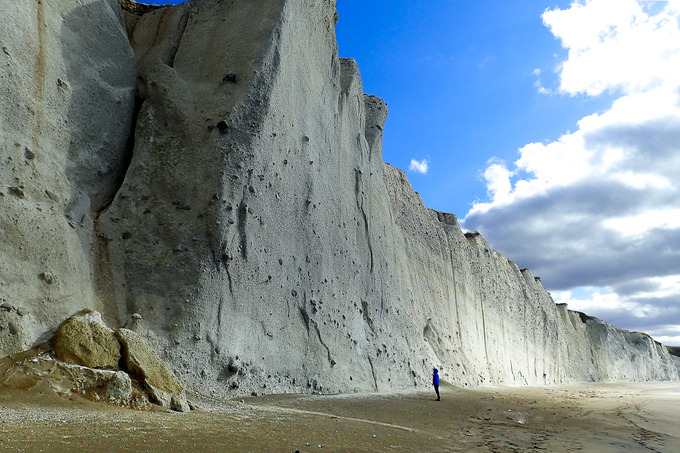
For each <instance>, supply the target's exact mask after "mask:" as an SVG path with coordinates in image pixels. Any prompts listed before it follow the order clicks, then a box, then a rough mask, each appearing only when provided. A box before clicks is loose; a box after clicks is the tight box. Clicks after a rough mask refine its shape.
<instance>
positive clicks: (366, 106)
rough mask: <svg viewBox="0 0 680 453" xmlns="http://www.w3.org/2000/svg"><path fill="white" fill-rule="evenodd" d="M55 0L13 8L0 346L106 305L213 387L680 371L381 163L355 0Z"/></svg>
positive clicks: (473, 381)
mask: <svg viewBox="0 0 680 453" xmlns="http://www.w3.org/2000/svg"><path fill="white" fill-rule="evenodd" d="M45 3H46V2H43V3H37V4H30V5H29V4H26V5H23V4H22V5H16V4H9V5H5V4H3V5H2V6H0V9H1V10H2V13H3V17H11V18H12V19H11V21H10V22H9V24H8V25H7V26H5V27H3V28H2V29H0V42H1V43H2V46H3V47H4V48H6V52H4V53H0V77H2V78H3V79H4V80H7V81H8V82H9V83H3V84H2V88H1V89H2V90H3V96H2V97H0V121H1V123H0V124H1V125H2V139H1V142H0V146H2V150H3V155H2V158H3V166H2V168H0V178H1V180H2V183H3V184H2V187H1V188H0V189H1V192H2V195H1V196H0V209H2V210H3V212H4V213H6V215H3V216H2V218H1V219H0V229H1V230H2V231H3V234H4V235H5V236H4V237H6V238H7V240H6V241H4V243H3V247H2V249H0V271H1V272H2V274H0V280H1V281H0V297H1V298H2V299H3V302H4V305H3V307H5V309H3V310H0V355H6V354H10V353H12V352H16V351H19V350H21V349H25V348H28V347H30V346H32V345H34V344H35V343H36V342H38V341H39V340H40V339H41V338H45V337H47V336H48V334H49V332H51V331H52V330H54V329H55V328H56V327H57V326H58V325H59V324H60V323H61V322H62V321H63V320H64V319H65V318H67V317H68V316H69V315H71V314H73V313H74V312H76V311H79V310H81V309H83V308H92V309H96V310H98V311H99V312H101V313H102V315H103V316H104V318H105V319H106V321H107V323H108V324H109V325H112V326H116V327H120V328H122V327H124V328H126V329H129V330H132V331H134V332H136V333H137V334H138V335H141V336H142V337H144V338H145V339H146V340H147V341H148V342H149V343H151V344H153V345H154V346H155V348H156V350H158V351H159V353H160V355H162V356H163V358H164V359H166V360H167V361H168V362H169V363H170V364H171V365H172V366H173V367H174V369H175V372H176V373H177V375H178V376H179V377H180V378H181V379H182V380H183V381H184V382H185V384H186V386H187V391H190V392H193V393H195V394H201V395H204V396H211V397H224V396H227V395H230V394H243V393H250V392H252V391H256V392H266V393H270V392H324V393H326V392H348V391H374V390H378V391H380V390H387V389H395V388H404V387H410V386H414V385H424V384H427V382H428V381H429V378H430V374H431V369H432V367H433V366H437V367H438V368H440V369H441V373H442V377H443V378H444V379H446V380H447V381H449V382H452V383H453V384H455V385H460V386H465V385H469V386H479V385H496V384H522V385H523V384H553V383H561V382H572V381H610V380H652V379H678V371H677V369H676V367H675V366H674V364H673V362H672V360H671V358H670V356H669V354H668V352H667V351H666V350H665V348H663V347H662V346H661V345H660V344H658V343H656V342H654V340H653V339H651V338H649V337H647V336H645V335H643V334H639V333H631V332H626V331H622V330H619V329H617V328H615V327H613V326H611V325H609V324H607V323H604V322H602V321H600V320H597V319H595V318H588V317H584V316H581V315H579V314H578V313H576V312H572V311H569V310H567V309H566V307H564V306H556V305H555V304H554V303H553V301H552V299H551V298H550V295H549V294H548V293H547V292H546V291H545V290H544V288H543V287H542V286H541V284H540V281H538V279H537V278H535V277H534V276H533V275H532V274H531V272H530V271H528V270H526V269H524V270H522V269H519V268H518V267H517V266H516V265H515V264H514V263H512V262H509V261H508V260H507V259H505V258H504V257H503V256H502V255H500V254H498V253H497V252H495V251H494V250H493V249H492V248H491V247H490V246H489V244H487V243H486V241H485V240H484V239H483V238H482V237H481V236H478V235H473V234H468V235H465V234H464V233H463V232H462V231H461V229H460V227H459V225H458V223H457V220H456V218H455V216H454V215H452V214H445V213H439V212H435V211H432V210H430V209H428V208H426V207H425V206H424V205H423V204H422V201H421V200H420V198H419V197H418V195H417V194H416V193H415V192H414V191H413V190H412V188H411V186H410V184H409V182H408V180H407V179H406V176H405V175H404V173H403V172H401V171H400V170H398V169H396V168H393V167H391V166H389V165H387V164H385V163H384V162H383V161H382V128H383V125H384V122H385V119H386V116H387V105H386V104H385V103H384V102H383V101H382V100H380V99H378V98H376V97H374V96H366V95H364V93H363V89H362V85H361V79H360V76H359V70H358V68H357V65H356V63H355V62H354V61H353V60H346V59H339V58H338V55H337V44H336V40H335V31H334V29H335V22H336V10H335V3H334V2H333V1H318V0H268V1H266V2H252V1H246V0H234V1H232V2H223V1H218V0H193V1H192V2H189V3H185V4H182V5H178V6H167V7H154V8H147V7H140V6H138V5H135V4H133V3H131V2H128V1H123V3H122V4H123V8H121V6H120V4H119V3H118V2H116V1H113V0H89V1H85V2H82V5H78V6H74V5H72V2H68V1H66V0H55V1H53V2H52V1H51V2H49V3H50V4H49V6H48V5H46V4H45ZM36 17H41V18H42V19H41V20H39V21H35V20H34V19H35V18H36ZM62 18H63V19H62ZM85 37H87V39H85ZM29 151H30V153H29ZM8 307H9V308H8Z"/></svg>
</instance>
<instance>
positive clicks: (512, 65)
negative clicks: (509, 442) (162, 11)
mask: <svg viewBox="0 0 680 453" xmlns="http://www.w3.org/2000/svg"><path fill="white" fill-rule="evenodd" d="M175 3H176V2H175ZM337 9H338V14H339V22H338V25H337V28H336V33H337V38H338V45H339V53H340V56H341V57H349V58H354V59H355V60H357V62H358V65H359V69H360V71H361V74H362V81H363V86H364V91H365V92H367V93H369V94H374V95H376V96H379V97H381V98H383V99H384V100H385V101H386V102H387V104H388V107H389V111H390V113H389V117H388V119H387V123H386V125H385V130H384V142H383V158H384V160H385V161H386V162H389V163H391V164H392V165H395V166H397V167H399V168H401V169H403V170H404V171H406V172H407V174H408V177H409V179H410V181H411V184H412V186H413V188H414V189H415V190H416V191H417V192H419V193H420V195H421V197H422V199H423V201H424V202H425V204H426V205H427V206H428V207H431V208H433V209H437V210H441V211H446V212H452V213H454V214H456V216H457V217H458V218H459V220H461V223H462V225H463V227H464V228H466V229H469V230H477V231H480V232H481V233H482V234H483V235H484V236H485V237H486V238H487V240H488V241H489V243H490V244H491V245H492V246H493V247H494V248H495V249H496V250H498V251H499V252H501V253H503V254H504V255H505V256H506V257H508V258H509V259H510V260H512V261H515V262H516V263H518V265H519V266H520V267H529V268H531V269H532V271H533V272H534V273H535V274H536V275H540V276H541V277H542V282H543V284H544V286H545V287H546V288H547V289H548V290H549V291H550V292H551V294H552V296H553V299H555V301H556V302H558V303H567V304H568V305H569V308H571V309H575V310H579V311H585V312H586V313H588V314H590V315H592V316H597V317H599V318H601V319H603V320H605V321H608V322H611V323H613V324H615V325H617V326H619V327H623V328H626V329H630V330H640V331H645V332H647V333H649V334H651V335H652V336H654V337H655V338H656V339H658V340H659V341H662V342H664V343H666V344H670V345H680V176H679V175H680V19H679V18H680V0H671V1H642V0H577V1H574V2H572V1H563V0H524V1H521V2H511V1H507V0H504V1H500V0H490V1H485V2H469V1H459V0H455V1H441V0H438V1H435V0H421V1H413V0H411V1H407V0H394V1H390V2H378V1H371V0H361V1H360V0H338V2H337Z"/></svg>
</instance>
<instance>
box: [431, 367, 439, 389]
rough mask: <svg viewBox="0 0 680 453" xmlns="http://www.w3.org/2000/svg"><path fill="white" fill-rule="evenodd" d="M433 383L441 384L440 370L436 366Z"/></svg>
mask: <svg viewBox="0 0 680 453" xmlns="http://www.w3.org/2000/svg"><path fill="white" fill-rule="evenodd" d="M432 385H439V371H438V370H437V369H436V368H435V369H434V375H433V376H432Z"/></svg>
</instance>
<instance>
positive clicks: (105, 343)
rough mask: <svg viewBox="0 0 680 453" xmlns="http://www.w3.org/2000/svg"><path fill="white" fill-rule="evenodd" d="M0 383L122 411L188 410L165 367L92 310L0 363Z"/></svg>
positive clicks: (141, 342)
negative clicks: (47, 390)
mask: <svg viewBox="0 0 680 453" xmlns="http://www.w3.org/2000/svg"><path fill="white" fill-rule="evenodd" d="M0 385H2V386H5V387H13V388H22V389H29V388H32V387H35V386H37V385H42V386H43V387H48V388H50V389H52V390H54V391H55V392H56V393H57V394H59V395H61V396H64V397H70V396H72V395H80V396H82V397H84V398H87V399H89V400H92V401H105V402H109V403H112V404H116V405H119V406H122V407H129V408H134V409H149V408H151V407H152V406H151V404H152V403H154V404H158V405H160V406H163V407H165V408H167V409H172V410H175V411H179V412H186V411H189V410H190V406H189V402H188V401H187V399H186V394H185V391H184V387H183V386H182V384H181V382H180V381H179V379H177V377H176V376H175V374H174V373H173V372H172V370H171V369H170V367H169V366H168V365H167V364H166V363H165V362H164V361H163V360H162V359H161V358H160V357H159V356H158V354H157V353H156V352H155V351H154V350H153V349H151V347H150V346H149V345H148V344H147V343H146V342H145V341H144V340H143V339H142V337H140V336H139V335H137V334H136V333H135V332H133V331H131V330H128V329H117V330H115V331H114V330H113V329H111V328H109V327H108V326H106V324H104V322H103V321H102V318H101V315H100V314H99V313H98V312H96V311H93V310H83V311H81V312H79V313H76V314H75V315H73V316H72V317H70V318H68V319H67V320H66V321H64V322H63V323H62V324H61V326H59V328H58V329H57V331H56V333H55V335H54V337H53V338H52V340H51V341H50V342H46V343H43V344H41V345H38V346H36V347H34V348H32V349H29V350H27V351H23V352H20V353H17V354H12V355H9V356H7V357H5V358H4V359H2V360H0Z"/></svg>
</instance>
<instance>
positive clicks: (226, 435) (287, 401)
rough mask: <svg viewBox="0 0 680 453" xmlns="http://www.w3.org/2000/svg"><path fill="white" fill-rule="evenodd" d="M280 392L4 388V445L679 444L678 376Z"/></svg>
mask: <svg viewBox="0 0 680 453" xmlns="http://www.w3.org/2000/svg"><path fill="white" fill-rule="evenodd" d="M441 390H442V401H440V402H437V401H435V400H434V399H435V397H434V392H431V391H423V392H404V393H392V394H363V395H342V396H302V395H273V396H258V397H248V398H243V399H242V400H241V399H237V400H234V401H230V402H228V403H227V404H223V405H221V406H218V407H212V408H211V409H210V410H208V409H202V410H197V411H192V412H191V413H186V414H180V413H170V412H164V411H155V412H138V411H132V410H126V409H119V408H116V407H112V406H107V405H104V404H101V403H91V402H89V401H85V400H81V399H79V398H74V399H72V400H66V399H62V398H60V397H58V396H56V395H54V394H51V392H50V391H48V390H41V389H40V388H33V389H31V390H28V391H27V390H8V389H4V390H0V450H3V451H24V452H39V451H43V452H62V451H98V452H123V451H135V452H174V453H179V452H184V451H210V452H215V453H216V452H229V451H275V452H291V453H292V452H296V451H300V452H311V451H314V452H321V451H334V452H335V451H339V452H382V451H384V452H394V451H402V452H411V451H420V452H427V451H431V452H446V451H450V452H458V451H460V452H467V451H480V452H507V451H522V452H530V451H531V452H533V451H549V452H562V451H564V452H568V451H583V452H598V453H605V452H640V451H650V452H669V453H670V452H680V382H671V383H668V382H666V383H646V384H591V385H568V386H559V387H511V388H488V389H477V390H467V389H460V388H456V387H453V386H448V385H444V386H442V388H441Z"/></svg>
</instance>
